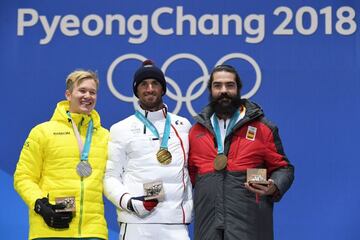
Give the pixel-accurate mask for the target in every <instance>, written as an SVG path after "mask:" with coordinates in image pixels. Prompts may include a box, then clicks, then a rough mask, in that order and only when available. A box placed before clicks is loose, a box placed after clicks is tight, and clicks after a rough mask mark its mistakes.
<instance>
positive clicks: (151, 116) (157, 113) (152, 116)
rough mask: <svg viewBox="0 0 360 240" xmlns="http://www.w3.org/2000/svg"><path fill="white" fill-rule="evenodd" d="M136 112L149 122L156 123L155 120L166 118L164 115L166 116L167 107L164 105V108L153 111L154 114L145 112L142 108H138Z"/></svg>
mask: <svg viewBox="0 0 360 240" xmlns="http://www.w3.org/2000/svg"><path fill="white" fill-rule="evenodd" d="M138 111H139V112H140V113H141V114H143V115H144V116H145V117H146V118H147V119H149V120H150V121H152V122H153V121H157V120H162V119H165V118H166V114H167V106H166V105H164V107H163V108H162V109H160V110H157V111H154V112H150V111H147V110H144V109H142V108H139V109H138Z"/></svg>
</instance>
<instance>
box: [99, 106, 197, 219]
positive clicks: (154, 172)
mask: <svg viewBox="0 0 360 240" xmlns="http://www.w3.org/2000/svg"><path fill="white" fill-rule="evenodd" d="M140 112H141V113H142V114H144V116H146V117H147V119H148V120H150V121H151V122H152V124H153V125H154V126H155V127H156V129H157V130H158V132H159V135H160V137H162V136H163V132H164V125H165V117H164V113H163V110H159V111H157V112H146V113H145V112H144V111H143V110H140ZM168 114H170V117H171V128H170V138H169V142H168V150H169V151H170V152H171V155H172V161H171V163H170V164H169V165H162V164H160V163H159V162H158V161H157V159H156V153H157V151H158V150H159V148H160V141H159V140H158V139H157V138H156V136H154V135H153V133H152V132H151V131H150V130H149V129H147V128H146V127H145V126H144V124H143V123H142V122H141V121H140V120H139V119H138V118H136V117H135V115H132V116H130V117H128V118H126V119H124V120H122V121H120V122H118V123H116V124H114V125H113V126H112V127H111V129H110V141H109V151H108V157H109V159H108V161H107V166H106V173H105V178H104V191H105V196H106V197H107V198H108V199H109V200H110V201H111V202H112V203H113V204H115V206H117V214H118V221H119V222H126V223H180V224H182V223H190V222H191V216H192V208H193V201H192V186H191V182H190V178H189V173H188V169H187V167H188V166H187V165H188V162H187V161H188V159H187V158H188V151H189V141H188V132H189V130H190V127H191V124H190V122H189V121H188V120H187V119H186V118H183V117H179V116H177V115H174V114H171V113H168ZM157 180H159V181H162V182H163V187H164V192H165V198H164V201H161V202H159V204H158V205H157V206H156V207H155V209H154V210H153V211H152V212H151V213H150V214H149V215H147V216H146V217H142V218H140V217H138V216H137V215H136V214H134V213H132V212H129V211H128V210H127V209H126V202H124V201H123V198H122V197H124V196H126V199H128V198H129V197H138V196H143V195H144V189H143V184H144V183H147V182H153V181H157ZM126 193H129V195H127V194H126ZM120 199H122V204H121V206H120V205H119V202H120Z"/></svg>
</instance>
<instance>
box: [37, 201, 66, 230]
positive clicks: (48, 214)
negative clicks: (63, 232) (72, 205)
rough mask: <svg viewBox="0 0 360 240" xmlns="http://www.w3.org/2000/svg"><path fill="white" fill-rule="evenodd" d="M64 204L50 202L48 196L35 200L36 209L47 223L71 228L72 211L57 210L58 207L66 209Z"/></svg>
mask: <svg viewBox="0 0 360 240" xmlns="http://www.w3.org/2000/svg"><path fill="white" fill-rule="evenodd" d="M64 208H65V205H63V204H56V205H53V204H50V203H49V199H48V198H42V199H37V200H36V202H35V207H34V211H35V212H36V213H37V214H40V215H41V216H42V217H43V219H44V221H45V222H46V224H47V225H48V226H49V227H52V228H59V229H64V228H69V223H70V222H71V220H72V213H71V212H55V210H56V209H64Z"/></svg>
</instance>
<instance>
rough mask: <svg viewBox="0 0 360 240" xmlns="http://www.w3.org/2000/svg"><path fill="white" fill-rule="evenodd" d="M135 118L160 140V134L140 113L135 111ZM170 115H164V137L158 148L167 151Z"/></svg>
mask: <svg viewBox="0 0 360 240" xmlns="http://www.w3.org/2000/svg"><path fill="white" fill-rule="evenodd" d="M135 117H137V118H138V119H139V120H140V121H141V122H142V123H143V124H144V125H145V126H146V127H147V128H148V129H149V130H150V131H151V132H152V134H154V135H155V136H156V137H157V138H158V139H160V134H159V132H158V130H157V129H156V127H155V126H154V124H152V122H150V121H149V119H147V118H146V117H145V116H144V115H143V114H142V113H141V112H139V111H137V110H136V111H135ZM170 122H171V119H170V114H166V120H165V127H164V135H163V137H162V140H161V144H160V148H161V149H166V150H167V149H168V141H169V136H170Z"/></svg>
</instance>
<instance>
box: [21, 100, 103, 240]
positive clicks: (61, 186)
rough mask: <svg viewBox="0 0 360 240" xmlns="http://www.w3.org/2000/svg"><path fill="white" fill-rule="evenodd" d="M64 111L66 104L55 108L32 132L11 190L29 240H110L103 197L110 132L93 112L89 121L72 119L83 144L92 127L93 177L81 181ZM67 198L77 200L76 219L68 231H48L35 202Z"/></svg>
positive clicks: (74, 142) (81, 117) (77, 116)
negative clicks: (21, 205) (25, 216)
mask: <svg viewBox="0 0 360 240" xmlns="http://www.w3.org/2000/svg"><path fill="white" fill-rule="evenodd" d="M68 109H69V102H68V101H61V102H59V103H58V104H57V107H56V109H55V112H54V114H53V116H52V118H51V119H50V121H48V122H44V123H41V124H39V125H37V126H36V127H34V128H33V129H32V130H31V132H30V134H29V136H28V138H27V139H26V141H25V144H24V146H23V149H22V151H21V154H20V159H19V162H18V164H17V167H16V170H15V174H14V187H15V190H16V191H17V192H18V193H19V195H20V196H21V198H22V199H23V200H24V201H25V203H26V204H27V205H28V207H29V218H30V221H29V225H30V231H29V239H33V238H43V237H58V238H59V237H71V238H80V237H81V238H86V237H93V238H102V239H107V238H108V233H107V225H106V220H105V217H104V203H103V195H102V192H103V177H104V171H105V166H106V159H107V142H108V130H106V129H105V128H103V127H101V123H100V116H99V114H98V113H97V112H96V111H95V110H93V111H92V112H91V115H90V116H88V115H84V114H74V113H71V117H72V119H73V121H75V123H76V125H77V126H78V130H79V133H80V135H81V138H82V141H83V142H85V138H86V132H87V128H88V124H89V121H90V119H92V120H93V123H94V129H93V135H92V139H91V145H90V151H89V159H88V161H89V163H90V165H91V167H92V174H91V175H90V176H89V177H85V178H82V177H80V176H79V175H78V174H77V172H76V166H77V164H78V163H79V161H80V152H79V147H78V143H77V139H76V137H75V134H74V130H73V128H72V124H71V121H70V120H69V117H68V115H67V111H68ZM67 196H74V197H75V200H76V214H75V216H74V217H73V219H72V221H71V223H70V227H69V229H65V230H58V229H52V228H50V227H48V226H47V225H46V223H45V221H44V220H43V218H42V217H41V216H40V215H38V214H37V213H35V211H34V204H35V201H36V199H38V198H43V197H49V202H50V203H52V204H54V203H55V197H67Z"/></svg>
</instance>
